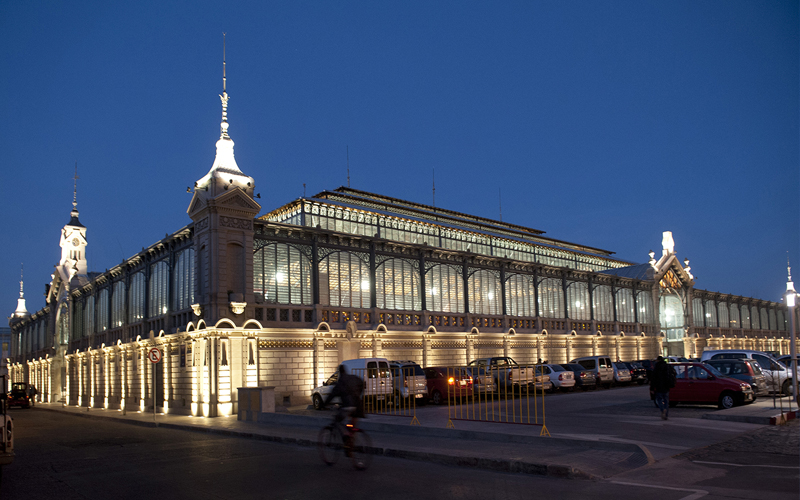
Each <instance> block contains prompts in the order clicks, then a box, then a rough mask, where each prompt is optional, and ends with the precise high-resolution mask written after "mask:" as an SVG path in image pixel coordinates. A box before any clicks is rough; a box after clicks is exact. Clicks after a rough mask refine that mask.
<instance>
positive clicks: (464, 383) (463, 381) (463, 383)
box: [458, 380, 467, 385]
mask: <svg viewBox="0 0 800 500" xmlns="http://www.w3.org/2000/svg"><path fill="white" fill-rule="evenodd" d="M458 385H467V381H466V380H462V381H461V382H459V383H458Z"/></svg>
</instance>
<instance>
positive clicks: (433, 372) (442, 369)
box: [422, 366, 474, 405]
mask: <svg viewBox="0 0 800 500" xmlns="http://www.w3.org/2000/svg"><path fill="white" fill-rule="evenodd" d="M422 371H423V372H424V373H425V381H426V383H427V386H428V398H429V399H430V401H431V403H433V404H435V405H440V404H442V403H447V402H457V401H459V402H463V401H466V400H467V399H468V398H471V397H472V396H473V394H474V389H473V388H472V376H471V375H470V374H469V373H468V372H467V370H466V369H464V368H459V367H452V366H427V367H425V368H424V369H423V370H422Z"/></svg>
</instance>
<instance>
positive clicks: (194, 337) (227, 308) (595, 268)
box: [8, 91, 789, 416]
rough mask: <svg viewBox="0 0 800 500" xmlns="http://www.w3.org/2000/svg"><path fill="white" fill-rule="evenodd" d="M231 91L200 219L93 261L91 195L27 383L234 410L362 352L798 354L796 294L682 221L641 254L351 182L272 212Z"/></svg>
mask: <svg viewBox="0 0 800 500" xmlns="http://www.w3.org/2000/svg"><path fill="white" fill-rule="evenodd" d="M220 97H221V99H222V107H223V118H222V123H221V128H220V138H219V140H218V141H217V145H216V148H217V152H216V158H215V160H214V163H213V165H212V168H211V170H210V171H209V172H208V173H207V174H206V175H205V176H203V177H201V178H200V179H199V180H198V181H197V182H196V183H195V184H194V190H193V197H192V201H191V202H190V204H189V208H188V210H187V213H188V216H189V218H190V219H191V223H189V224H188V225H187V226H186V227H183V228H181V229H179V230H177V231H175V232H173V233H172V234H171V235H169V236H167V237H165V238H164V239H163V240H161V241H158V242H156V243H155V244H152V245H150V246H149V247H147V248H146V249H144V250H143V251H142V252H140V253H138V254H136V255H134V256H133V257H131V258H129V259H126V260H125V261H123V262H122V263H121V264H119V265H118V266H115V267H114V268H112V269H109V270H107V271H106V272H103V273H89V272H88V271H87V269H88V268H87V264H86V263H87V260H86V247H87V245H88V240H87V231H86V227H84V226H83V225H82V224H80V222H79V220H78V211H77V203H76V202H74V203H73V211H72V212H71V214H70V215H71V218H70V222H69V223H68V224H67V225H65V226H64V229H63V230H62V234H61V248H62V258H61V262H60V263H59V265H58V266H56V271H55V272H54V274H53V281H52V282H51V284H50V286H49V291H48V294H47V306H46V307H45V308H43V309H41V310H39V311H36V312H34V313H32V314H28V313H27V311H24V312H23V313H20V314H16V313H15V315H14V316H12V317H11V318H10V325H11V328H12V335H11V337H12V343H11V344H12V345H11V353H10V355H9V357H8V366H9V372H10V373H11V378H12V380H15V381H16V380H20V381H29V382H31V383H33V384H34V385H36V386H37V387H38V388H39V389H40V393H41V394H40V397H42V398H43V399H44V400H47V401H63V402H65V403H66V404H69V405H79V406H87V407H95V408H108V409H122V408H125V409H127V410H130V411H134V410H146V409H147V408H148V407H149V408H151V409H152V407H153V404H155V406H156V407H157V408H158V409H160V410H161V411H164V412H170V413H178V414H193V415H205V416H218V415H229V414H235V413H236V410H237V406H236V405H237V388H238V387H255V386H274V387H275V393H276V399H277V401H276V402H277V404H278V405H279V406H280V405H288V404H302V403H306V402H308V401H310V397H309V394H310V390H311V389H312V388H313V387H314V386H316V385H318V384H319V383H320V382H321V381H322V380H323V379H325V378H327V376H328V375H330V373H331V372H333V370H334V369H335V367H336V366H337V364H338V362H339V361H341V360H342V359H345V358H347V357H350V356H352V355H356V354H357V355H359V356H384V357H388V358H390V359H391V358H394V359H412V360H416V361H417V362H418V363H420V364H422V365H434V364H435V365H447V364H450V365H457V364H465V363H467V362H468V361H470V360H472V359H474V358H477V357H485V356H503V355H506V356H512V357H513V358H515V359H516V360H517V361H519V362H521V363H532V362H535V361H536V360H538V359H546V360H549V361H550V362H566V361H568V360H570V359H572V358H575V357H579V356H585V355H593V354H607V355H610V356H612V357H614V358H618V359H623V360H632V359H641V358H652V357H654V356H656V355H657V354H660V353H669V354H679V355H685V356H687V357H693V356H699V353H700V352H701V351H702V350H703V349H704V348H706V347H709V348H725V347H742V348H752V349H760V350H767V351H777V352H781V353H785V352H788V351H789V344H788V337H789V335H788V331H787V329H788V326H787V325H788V316H787V309H786V307H785V306H783V305H782V304H780V303H775V302H769V301H763V300H757V299H752V298H747V297H739V296H732V295H726V294H719V293H712V292H708V291H704V290H699V289H696V288H694V277H693V275H692V274H691V269H690V268H689V266H688V261H684V263H683V264H682V263H681V262H679V261H678V259H677V256H676V254H675V251H674V242H673V241H672V235H671V233H669V232H665V233H664V234H663V237H664V238H663V241H662V252H661V256H660V257H659V258H658V260H656V258H655V257H656V255H655V254H654V253H651V255H650V259H649V261H648V262H645V263H634V262H625V261H621V260H618V259H615V258H614V257H613V252H610V251H607V250H602V249H598V248H592V247H589V246H584V245H580V244H575V243H569V242H564V241H559V240H555V239H552V238H549V237H547V236H545V234H544V232H543V231H539V230H535V229H530V228H526V227H522V226H517V225H514V224H509V223H506V222H500V221H495V220H491V219H486V218H482V217H476V216H471V215H466V214H462V213H458V212H454V211H450V210H445V209H441V208H435V207H431V206H426V205H421V204H417V203H411V202H407V201H403V200H398V199H393V198H389V197H386V196H381V195H377V194H373V193H367V192H363V191H358V190H355V189H349V188H339V189H336V190H333V191H324V192H322V193H319V194H317V195H316V196H313V197H309V198H305V197H304V198H300V199H298V200H296V201H294V202H291V203H289V204H287V205H284V206H282V207H279V208H277V209H274V210H272V211H271V212H269V213H267V214H266V215H263V216H261V217H257V214H258V213H259V212H260V211H261V206H260V205H259V204H258V203H257V202H256V196H255V195H254V190H255V180H254V179H253V178H252V177H250V176H247V175H246V174H245V173H244V172H242V170H240V169H239V167H238V165H237V164H236V160H235V158H234V154H233V146H234V144H233V140H232V139H231V137H230V135H229V134H228V122H227V104H228V99H229V97H228V94H227V92H224V91H223V94H222V95H221V96H220ZM76 177H77V176H76ZM23 309H24V307H23ZM152 347H158V348H159V349H161V350H162V352H163V361H162V362H161V363H159V364H155V365H154V364H152V363H150V361H149V360H148V358H147V352H148V350H149V349H151V348H152ZM154 370H155V374H154V373H153V371H154ZM154 375H155V380H156V383H155V384H153V382H152V381H153V378H154Z"/></svg>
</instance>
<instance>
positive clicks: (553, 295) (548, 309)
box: [539, 278, 564, 318]
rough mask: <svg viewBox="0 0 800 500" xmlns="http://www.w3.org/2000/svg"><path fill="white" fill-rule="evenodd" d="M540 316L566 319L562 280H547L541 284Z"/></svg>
mask: <svg viewBox="0 0 800 500" xmlns="http://www.w3.org/2000/svg"><path fill="white" fill-rule="evenodd" d="M539 314H541V315H542V317H544V318H563V317H564V289H563V288H562V287H561V280H559V279H556V278H545V279H543V280H542V281H541V282H539Z"/></svg>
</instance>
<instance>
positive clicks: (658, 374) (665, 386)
mask: <svg viewBox="0 0 800 500" xmlns="http://www.w3.org/2000/svg"><path fill="white" fill-rule="evenodd" d="M674 380H675V369H674V368H672V367H671V366H669V365H668V364H667V362H666V361H664V358H663V357H661V356H659V357H658V359H657V360H656V365H655V366H654V367H653V378H652V381H651V384H650V386H651V387H652V389H653V393H654V395H655V400H656V405H658V408H659V409H660V410H661V418H662V419H663V420H667V419H668V418H669V390H670V389H671V388H672V387H673V386H674V382H673V381H674Z"/></svg>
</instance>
